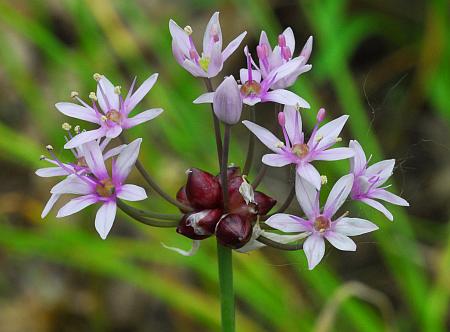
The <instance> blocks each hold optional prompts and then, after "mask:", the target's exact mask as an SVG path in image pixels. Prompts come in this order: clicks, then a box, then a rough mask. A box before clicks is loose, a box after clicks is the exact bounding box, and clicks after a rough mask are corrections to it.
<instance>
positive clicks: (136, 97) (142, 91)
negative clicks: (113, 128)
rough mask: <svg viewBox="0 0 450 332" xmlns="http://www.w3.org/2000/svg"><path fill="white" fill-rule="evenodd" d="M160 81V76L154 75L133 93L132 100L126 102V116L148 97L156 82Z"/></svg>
mask: <svg viewBox="0 0 450 332" xmlns="http://www.w3.org/2000/svg"><path fill="white" fill-rule="evenodd" d="M157 79H158V74H153V75H151V76H150V77H149V78H147V79H146V80H145V81H144V83H142V85H141V86H140V87H139V88H138V89H137V90H136V92H135V93H133V94H132V95H131V97H130V99H128V100H125V108H126V112H125V114H126V115H128V114H129V113H130V112H131V111H132V110H133V108H135V107H136V105H137V104H138V103H139V102H140V101H141V100H142V99H143V98H144V97H145V96H146V95H147V93H148V92H149V91H150V89H151V88H152V87H153V85H155V83H156V80H157Z"/></svg>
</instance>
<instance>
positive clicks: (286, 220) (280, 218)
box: [266, 213, 311, 233]
mask: <svg viewBox="0 0 450 332" xmlns="http://www.w3.org/2000/svg"><path fill="white" fill-rule="evenodd" d="M266 224H267V225H269V226H270V227H272V228H275V229H278V230H280V231H283V232H286V233H301V232H310V231H311V227H310V225H308V221H306V220H304V219H302V218H300V217H296V216H293V215H290V214H286V213H277V214H275V215H273V216H271V217H270V218H269V219H267V220H266Z"/></svg>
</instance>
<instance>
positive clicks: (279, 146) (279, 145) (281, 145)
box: [275, 142, 284, 148]
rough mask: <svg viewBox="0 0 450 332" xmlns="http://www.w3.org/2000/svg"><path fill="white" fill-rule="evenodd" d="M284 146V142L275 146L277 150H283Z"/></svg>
mask: <svg viewBox="0 0 450 332" xmlns="http://www.w3.org/2000/svg"><path fill="white" fill-rule="evenodd" d="M283 146H284V143H283V142H278V143H277V144H275V147H276V148H282V147H283Z"/></svg>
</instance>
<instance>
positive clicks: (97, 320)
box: [0, 0, 450, 332]
mask: <svg viewBox="0 0 450 332" xmlns="http://www.w3.org/2000/svg"><path fill="white" fill-rule="evenodd" d="M216 10H218V11H220V12H221V25H222V31H223V34H224V42H225V43H227V42H229V41H230V40H231V39H232V38H234V36H236V35H237V34H238V33H240V32H241V31H243V30H247V31H248V35H247V37H246V39H245V41H244V42H245V43H247V44H248V45H249V46H250V47H251V49H254V47H255V45H256V42H257V40H258V38H259V33H260V31H261V30H262V29H264V30H266V31H267V32H268V35H269V38H271V40H272V41H273V43H275V40H276V36H277V35H278V34H279V33H280V32H281V31H282V29H284V28H285V27H287V26H291V27H292V28H293V30H294V32H295V34H296V37H297V50H296V54H297V53H298V51H299V49H300V47H301V46H300V45H302V44H303V43H304V42H305V41H306V39H307V37H308V36H309V35H313V36H314V38H315V40H314V49H313V54H312V57H311V60H310V62H311V63H312V64H313V70H312V71H311V72H309V73H307V74H305V75H304V76H302V77H301V79H300V80H299V81H298V83H297V84H296V85H295V87H293V90H294V91H296V92H298V93H299V94H300V95H302V96H303V97H305V98H306V99H307V100H308V101H310V103H311V104H312V106H313V107H312V110H311V111H304V113H303V114H304V118H305V121H306V122H307V125H309V126H311V124H312V120H313V119H314V117H315V112H316V110H317V109H318V108H319V107H321V106H324V107H325V108H327V110H328V112H329V114H331V117H336V116H338V115H340V114H344V113H345V114H350V121H349V123H348V125H347V126H346V129H345V135H344V139H345V140H346V141H347V140H348V139H350V138H356V139H358V140H359V141H360V142H361V143H362V145H363V146H364V147H365V149H366V151H367V153H368V154H373V157H372V160H373V161H378V160H381V159H382V158H396V159H397V160H398V162H397V167H396V172H395V176H394V179H393V181H392V182H394V183H395V190H396V192H397V193H401V195H402V196H403V197H405V198H406V199H407V200H408V201H409V202H410V203H411V207H410V208H408V209H398V208H394V207H392V211H393V212H394V215H395V219H396V220H395V222H394V223H390V222H389V221H388V220H386V219H385V218H384V217H383V216H382V215H381V214H380V213H378V212H376V211H374V210H369V209H366V208H363V207H362V206H361V205H354V206H352V207H351V211H352V212H353V215H361V216H363V215H364V216H365V217H367V218H368V219H370V220H373V221H374V222H375V223H377V224H378V225H379V226H380V230H379V231H377V232H375V233H374V234H373V235H370V236H365V237H358V238H357V244H358V247H359V248H358V251H357V252H356V253H344V252H338V251H337V250H332V249H331V248H328V249H331V250H327V255H326V257H325V259H324V261H323V262H322V263H321V264H320V265H319V266H318V267H317V268H316V269H315V270H314V271H312V272H311V271H308V270H307V267H306V263H305V258H304V254H303V253H302V252H291V253H285V252H279V251H275V250H272V249H263V250H261V251H259V252H252V253H251V254H247V255H242V254H235V255H234V256H235V271H236V272H235V284H236V292H237V300H238V329H237V330H238V331H244V332H252V331H317V332H325V331H362V332H379V331H405V332H411V331H428V332H441V331H442V332H444V331H448V330H449V328H450V318H449V314H448V312H449V309H448V305H449V293H450V242H449V237H450V229H449V226H448V220H449V211H450V209H449V205H448V202H449V199H450V157H449V156H450V154H449V150H450V144H449V142H450V131H449V123H450V98H449V97H448V96H449V93H450V61H449V59H450V42H449V41H450V23H449V13H450V8H449V3H448V1H445V0H432V1H401V0H394V1H386V0H381V1H379V0H377V1H374V0H365V1H346V0H336V1H331V0H326V1H289V0H285V1H269V0H239V1H238V0H234V1H218V0H216V1H205V0H196V1H170V0H169V1H161V0H153V1H144V0H137V1H107V0H95V1H88V0H86V1H76V0H63V1H57V0H50V1H32V0H30V1H25V0H15V1H8V0H2V1H0V45H1V47H0V91H1V92H0V93H1V99H0V169H1V172H0V180H1V186H0V330H1V331H3V332H10V331H20V332H21V331H37V332H40V331H186V332H189V331H217V330H218V329H219V323H220V322H219V308H218V305H219V304H218V298H217V296H218V290H217V271H216V269H217V267H216V259H215V245H214V241H213V240H212V239H210V240H207V241H204V242H203V245H202V247H201V250H200V251H199V253H198V254H197V255H196V256H194V257H190V258H185V257H181V256H179V255H178V254H176V253H173V252H171V251H168V250H166V249H164V248H163V247H162V246H161V245H160V242H164V243H166V244H168V245H172V246H180V247H183V248H187V247H188V246H189V241H188V240H187V239H184V238H182V237H180V236H177V235H176V233H175V232H174V231H173V230H160V229H149V228H148V227H145V226H143V225H141V224H138V223H136V222H133V221H131V220H129V219H128V218H126V217H125V216H124V215H123V214H122V213H120V212H119V214H118V216H117V218H116V222H115V225H114V227H113V229H112V231H111V233H110V236H109V238H108V239H107V240H106V241H102V240H101V239H100V238H99V237H98V236H97V234H96V232H95V230H94V227H93V213H94V212H95V209H90V210H89V211H86V212H85V213H84V214H83V213H80V214H77V215H76V216H73V217H69V218H66V220H56V218H54V215H55V213H53V214H51V215H50V216H49V217H47V218H46V220H41V218H40V213H41V210H42V208H43V205H44V203H45V201H46V200H47V199H48V197H49V193H48V191H49V189H50V187H51V186H52V185H53V184H54V183H55V181H54V180H51V179H50V180H46V179H41V178H38V177H36V176H35V175H34V170H35V169H36V168H38V167H43V166H44V164H43V162H40V161H39V156H40V155H41V154H42V153H44V152H45V149H44V146H45V145H46V144H49V143H50V144H52V145H54V146H55V150H56V152H57V153H58V155H60V156H61V158H62V159H64V158H69V157H70V156H69V155H68V154H67V152H64V151H63V150H62V144H63V142H64V139H63V134H64V132H63V131H62V129H61V123H62V122H64V121H67V120H72V119H66V118H64V117H63V116H62V115H61V114H60V113H58V112H57V111H56V109H55V108H54V106H53V105H54V104H55V103H56V102H58V101H68V100H69V99H70V98H69V95H70V92H71V91H72V90H77V91H79V92H80V94H81V95H82V96H87V94H88V93H89V91H92V90H94V88H95V82H94V81H93V80H92V74H93V73H94V72H100V73H102V74H105V75H106V76H108V77H109V78H110V79H112V80H113V82H117V83H116V84H120V85H122V86H123V87H124V88H125V87H127V86H128V84H129V83H130V82H131V80H132V78H133V76H134V75H137V76H138V81H139V82H142V81H143V80H144V79H145V78H146V77H148V76H149V75H150V74H151V73H153V72H159V73H160V78H159V80H158V83H157V84H156V86H155V87H154V88H153V89H152V90H151V92H150V93H149V95H148V96H147V98H145V99H144V101H143V103H142V105H141V106H140V110H144V109H147V108H150V107H163V108H164V109H165V112H164V114H163V115H162V116H161V117H159V118H158V119H157V120H154V121H152V122H150V123H148V124H146V125H141V126H139V127H137V128H134V129H133V130H132V131H131V133H129V134H130V135H129V136H131V137H143V138H144V143H143V148H142V152H141V156H142V158H143V161H144V162H145V164H146V165H148V168H149V170H150V172H151V173H152V174H154V176H155V177H156V178H158V179H159V181H160V182H161V183H162V185H163V186H164V187H165V188H166V189H167V190H168V191H170V192H172V193H175V192H176V190H177V189H178V188H179V186H180V185H182V184H183V182H184V181H185V174H184V170H185V169H187V168H188V167H191V166H196V167H202V168H205V169H207V170H210V171H211V172H214V170H215V169H217V166H216V164H217V162H216V160H215V144H214V142H213V140H212V137H213V136H212V130H211V123H210V121H211V119H210V114H209V111H208V107H207V106H206V105H197V106H195V105H193V104H192V103H191V101H192V100H193V99H194V98H195V97H197V96H198V95H199V94H200V93H202V92H203V91H204V86H203V84H202V83H203V82H201V81H200V80H196V79H194V78H192V77H191V76H190V75H189V74H188V73H187V72H185V71H184V70H183V69H182V68H181V67H180V66H179V65H178V64H177V63H176V62H175V60H174V59H173V57H172V54H171V40H170V35H169V32H168V20H169V18H173V19H175V20H176V21H177V22H178V23H179V24H180V25H181V26H184V25H187V24H189V25H191V26H192V27H193V29H194V36H195V39H196V41H197V42H198V45H200V41H201V38H202V34H203V29H204V27H205V26H206V23H207V22H208V20H209V17H210V15H211V14H212V13H213V12H214V11H216ZM244 65H245V61H244V58H243V53H242V47H240V48H239V49H238V51H237V52H236V53H235V54H234V55H233V56H232V57H231V59H230V60H229V61H228V62H227V64H226V66H225V68H224V71H223V72H222V75H225V74H228V73H233V74H235V75H236V74H237V73H238V69H239V68H240V67H242V66H244ZM214 83H215V85H217V84H218V81H217V80H216V81H215V82H214ZM271 108H273V105H266V106H264V107H261V108H259V109H258V114H257V119H258V122H259V123H263V124H265V125H267V126H269V127H270V126H273V127H274V126H275V123H274V118H273V110H272V109H271ZM244 116H248V114H246V113H244ZM331 117H330V118H331ZM70 123H71V124H72V125H75V124H81V125H84V126H86V124H85V123H82V122H81V121H80V122H77V121H70ZM233 135H234V136H233V152H232V154H231V161H232V162H235V163H237V164H240V163H241V161H242V159H243V156H244V152H245V151H244V150H245V146H246V143H245V142H246V139H247V132H246V131H245V130H244V128H242V126H240V127H237V128H236V129H234V130H233ZM258 153H259V154H261V153H262V149H261V148H260V150H259V151H258ZM319 168H320V170H321V173H323V174H327V175H328V178H329V183H333V182H334V181H335V180H336V179H337V178H338V177H339V176H342V175H343V174H345V173H346V172H347V171H348V164H347V162H337V163H327V164H325V163H324V164H321V165H320V166H319ZM256 171H257V167H256V170H254V172H256ZM253 174H254V173H253ZM287 179H288V174H287V173H286V172H284V171H283V170H270V171H269V172H268V175H267V177H266V179H265V182H264V184H263V187H265V189H266V192H267V193H268V194H270V195H272V196H275V197H276V198H278V199H279V201H283V199H284V197H285V195H287V192H288V189H287V184H286V183H287ZM130 182H134V183H141V184H143V182H142V180H141V178H140V177H139V174H137V173H136V172H134V173H133V174H132V178H131V181H130ZM329 186H330V184H329V185H328V187H329ZM150 196H151V198H150V199H149V200H148V201H147V202H145V206H146V207H147V208H148V209H151V210H157V211H167V212H175V210H174V209H173V208H172V207H170V206H168V205H167V204H166V203H165V202H164V201H162V200H161V199H160V198H158V197H157V196H156V195H154V194H153V193H150ZM389 208H391V207H389ZM290 211H291V212H292V213H295V212H298V206H297V204H295V202H294V203H293V204H292V205H291V208H290Z"/></svg>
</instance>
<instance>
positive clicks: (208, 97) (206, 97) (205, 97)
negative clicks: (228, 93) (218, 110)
mask: <svg viewBox="0 0 450 332" xmlns="http://www.w3.org/2000/svg"><path fill="white" fill-rule="evenodd" d="M213 100H214V92H207V93H204V94H202V95H201V96H199V97H197V99H195V100H194V101H193V103H194V104H206V103H209V104H212V102H213Z"/></svg>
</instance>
